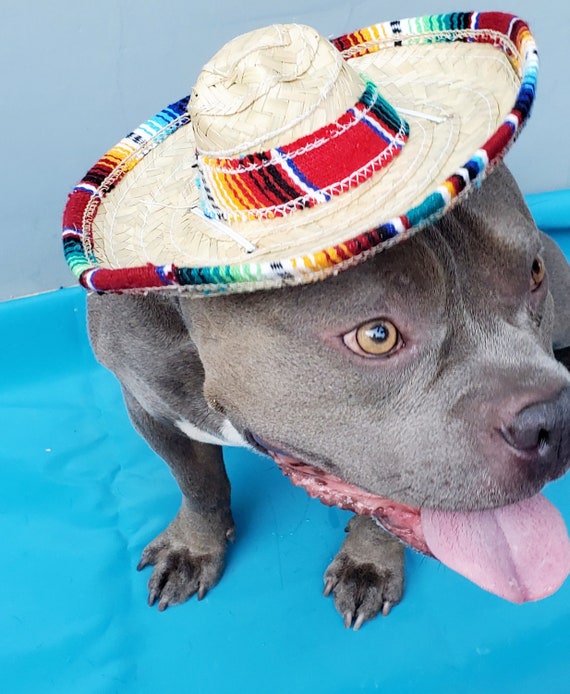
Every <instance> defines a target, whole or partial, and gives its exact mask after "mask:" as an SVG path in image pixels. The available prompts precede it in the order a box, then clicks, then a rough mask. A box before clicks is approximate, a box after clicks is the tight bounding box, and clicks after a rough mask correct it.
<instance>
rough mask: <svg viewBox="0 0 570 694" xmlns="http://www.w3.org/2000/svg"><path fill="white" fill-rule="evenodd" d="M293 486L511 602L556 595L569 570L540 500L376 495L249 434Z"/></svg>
mask: <svg viewBox="0 0 570 694" xmlns="http://www.w3.org/2000/svg"><path fill="white" fill-rule="evenodd" d="M247 438H248V440H249V441H250V443H251V444H252V445H253V447H254V448H256V449H257V450H259V451H261V452H263V453H266V454H268V455H270V456H271V457H272V458H273V460H274V461H275V462H276V463H277V465H278V466H279V468H280V469H281V471H282V472H283V474H284V475H286V476H287V477H288V478H289V479H290V480H291V482H292V483H293V484H295V485H297V486H299V487H303V488H304V489H305V490H306V491H307V493H308V494H309V495H310V496H311V497H313V498H317V499H319V500H320V501H322V502H323V503H324V504H327V505H328V506H337V507H340V508H342V509H346V510H349V511H353V512H354V513H357V514H359V515H364V516H371V517H372V518H373V519H374V520H375V521H376V522H377V523H378V524H379V525H380V526H381V527H383V528H384V529H385V530H387V531H388V532H390V533H391V534H392V535H394V536H395V537H397V538H398V539H399V540H401V541H402V542H403V543H404V544H406V545H407V546H409V547H411V548H412V549H415V550H417V551H418V552H422V553H423V554H426V555H428V556H432V557H435V558H436V559H439V560H440V561H441V562H442V563H444V564H446V565H447V566H449V567H450V568H452V569H453V570H455V571H457V572H458V573H460V574H462V575H463V576H465V577H466V578H468V579H470V580H471V581H473V582H474V583H476V584H477V585H479V586H480V587H482V588H484V589H485V590H488V591H490V592H492V593H495V594H496V595H500V596H501V597H503V598H505V599H507V600H510V601H512V602H519V603H520V602H527V601H531V600H539V599H541V598H544V597H547V596H548V595H551V594H552V593H554V592H555V591H556V590H557V589H558V588H559V587H560V586H561V585H562V583H563V582H564V581H565V580H566V577H567V576H568V574H569V573H570V540H569V538H568V532H567V530H566V526H565V524H564V521H563V519H562V517H561V515H560V513H559V512H558V510H557V509H556V508H555V507H554V506H553V505H552V504H551V503H550V502H549V501H547V499H546V498H545V497H544V496H542V494H536V495H535V496H533V497H531V498H528V499H525V500H523V501H520V502H518V503H515V504H510V505H507V506H504V507H502V508H498V509H490V510H483V511H471V512H463V513H462V512H449V511H436V510H433V509H426V508H416V507H413V506H407V505H406V504H402V503H400V502H396V501H393V500H391V499H388V498H384V497H380V496H376V495H374V494H371V493H369V492H366V491H364V490H362V489H360V488H358V487H356V486H355V485H352V484H349V483H347V482H344V481H343V480H341V479H340V478H339V477H336V476H334V475H331V474H329V473H326V472H323V471H322V470H319V469H317V468H316V467H314V466H312V465H310V464H308V463H305V462H303V461H301V460H298V459H297V458H294V457H293V456H291V455H289V454H288V453H287V452H285V451H282V450H278V449H276V448H274V447H273V446H271V445H270V444H268V443H267V442H266V441H264V440H263V439H261V438H259V437H258V436H256V435H254V434H251V433H250V432H247Z"/></svg>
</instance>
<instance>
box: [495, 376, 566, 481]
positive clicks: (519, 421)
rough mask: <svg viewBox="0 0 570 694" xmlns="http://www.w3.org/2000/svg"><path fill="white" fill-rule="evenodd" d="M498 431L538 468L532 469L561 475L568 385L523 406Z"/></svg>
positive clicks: (564, 445) (550, 474)
mask: <svg viewBox="0 0 570 694" xmlns="http://www.w3.org/2000/svg"><path fill="white" fill-rule="evenodd" d="M501 434H502V435H503V438H504V439H505V441H506V442H507V443H508V444H509V445H510V446H512V447H513V448H515V449H516V450H517V451H519V452H520V453H521V454H522V455H523V456H525V457H527V458H528V460H529V462H531V463H533V464H535V465H537V466H538V467H539V468H540V469H539V470H536V473H538V474H547V475H548V477H549V478H550V479H555V478H556V477H559V476H560V475H562V474H563V473H564V472H565V470H566V469H567V468H568V466H569V465H570V387H566V388H564V389H563V390H562V391H560V393H559V394H558V395H557V396H556V397H554V398H552V399H551V400H546V401H543V402H536V403H533V404H532V405H528V406H527V407H525V408H523V409H522V410H521V411H520V412H518V413H517V414H516V415H515V416H514V417H513V419H512V420H511V422H510V424H509V425H508V426H504V427H503V428H502V430H501Z"/></svg>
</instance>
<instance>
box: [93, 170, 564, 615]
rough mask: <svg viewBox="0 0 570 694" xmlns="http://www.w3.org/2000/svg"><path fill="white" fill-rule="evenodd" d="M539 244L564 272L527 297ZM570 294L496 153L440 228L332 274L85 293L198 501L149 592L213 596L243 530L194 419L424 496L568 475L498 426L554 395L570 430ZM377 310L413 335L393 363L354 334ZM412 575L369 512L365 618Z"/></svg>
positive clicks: (363, 551)
mask: <svg viewBox="0 0 570 694" xmlns="http://www.w3.org/2000/svg"><path fill="white" fill-rule="evenodd" d="M541 253H542V254H543V256H544V258H545V260H546V265H547V270H548V275H549V276H548V280H545V282H544V283H543V286H542V287H541V288H540V289H538V290H537V291H536V292H532V293H531V292H530V289H529V287H530V274H531V267H532V263H533V260H534V258H535V257H536V256H537V255H539V254H541ZM548 283H550V291H549V290H548ZM569 290H570V269H569V267H568V264H567V263H566V261H565V260H564V258H563V256H562V254H561V253H560V251H559V250H558V249H557V247H556V246H555V245H554V244H553V243H552V242H551V241H550V239H547V238H546V237H544V236H543V235H541V234H539V232H538V231H537V229H536V227H535V225H534V223H533V221H532V219H531V216H530V213H529V211H528V209H527V208H526V205H525V203H524V201H523V199H522V196H521V194H520V192H519V190H518V188H517V186H516V184H515V182H514V180H513V179H512V177H511V175H510V174H509V172H508V171H507V169H506V168H505V167H503V166H501V167H499V168H498V169H497V170H496V171H495V172H494V173H493V174H492V175H491V176H490V177H489V178H488V180H487V181H486V182H485V183H484V184H483V186H482V187H481V189H480V190H478V191H476V192H475V193H473V194H472V195H471V196H470V197H469V198H468V200H467V201H466V202H464V203H462V204H461V205H459V206H458V207H456V208H455V209H454V210H453V211H451V212H450V213H448V214H447V215H446V216H445V217H444V219H443V220H441V221H440V222H438V223H437V224H434V225H432V226H430V227H427V228H425V229H424V230H422V231H421V232H419V233H417V234H416V235H415V236H413V237H412V238H410V239H409V240H407V241H405V242H404V243H401V244H398V245H397V246H395V247H394V248H392V249H390V250H389V251H385V252H383V253H380V254H378V255H377V256H375V257H374V258H372V259H370V260H368V261H366V262H365V263H363V264H361V265H359V266H357V267H356V268H354V269H352V270H347V271H345V272H343V273H341V274H339V275H338V276H336V277H333V278H330V279H327V280H325V281H323V282H318V283H315V284H311V285H303V286H299V287H291V288H285V289H280V290H274V291H268V292H255V293H252V294H245V295H239V294H236V295H226V296H217V297H212V298H201V299H192V298H188V297H184V296H183V295H180V296H178V295H174V294H153V293H150V294H148V295H147V296H131V295H101V296H99V295H95V294H92V295H90V297H89V326H90V335H91V340H92V344H93V348H94V350H95V352H96V354H97V356H98V358H99V360H100V361H101V362H102V363H103V364H104V365H106V366H107V367H108V368H109V369H111V370H112V371H113V372H114V373H115V374H116V375H117V377H118V378H119V380H120V381H121V383H122V385H123V388H124V392H125V396H126V401H127V406H128V408H129V412H130V414H131V418H132V420H133V422H134V424H135V426H136V427H137V429H138V430H139V432H140V433H141V434H142V435H143V436H144V437H145V438H147V440H148V441H149V443H150V445H151V446H153V448H154V449H155V450H156V451H157V452H158V453H159V454H160V455H161V456H162V457H163V458H164V459H165V460H166V462H167V463H168V464H169V465H170V467H171V469H172V471H173V473H174V476H175V477H176V479H177V481H178V484H179V485H180V488H181V491H182V494H183V499H184V500H183V505H182V508H181V511H180V513H179V514H178V516H177V517H176V519H175V520H174V521H173V523H172V524H171V525H170V526H169V528H168V529H167V530H166V531H165V532H164V533H163V534H162V535H160V536H159V537H158V538H157V539H156V540H154V541H153V542H152V543H151V544H150V545H149V546H148V547H147V549H146V550H145V552H144V554H143V559H142V562H141V564H142V565H146V564H154V565H155V569H154V573H153V575H152V577H151V581H150V584H149V587H150V601H151V602H154V601H155V600H158V602H159V606H160V607H161V608H164V607H166V606H167V605H168V604H175V603H178V602H181V601H182V600H185V599H186V598H187V597H189V596H190V595H191V594H193V593H198V595H199V596H201V595H203V594H204V592H205V591H206V590H208V589H209V588H211V587H212V586H213V585H214V584H215V583H216V582H217V580H218V579H219V577H220V575H221V571H222V565H223V556H224V550H225V544H226V540H227V538H229V537H232V535H233V521H232V518H231V512H230V507H229V496H230V491H229V483H228V481H227V478H226V475H225V471H224V467H223V462H222V458H221V449H220V448H219V447H218V446H215V445H212V444H208V443H197V442H193V441H191V440H190V439H189V438H187V437H186V436H185V435H184V434H182V432H181V430H180V428H179V427H178V426H177V423H178V422H181V421H187V422H190V423H191V424H193V425H195V426H196V427H198V428H199V429H200V430H202V431H205V432H208V433H209V434H210V435H212V436H216V437H222V438H223V433H224V431H225V429H224V426H225V423H226V425H227V422H228V421H229V422H231V424H232V425H233V427H234V428H235V429H236V430H237V431H238V432H239V433H240V434H242V435H244V436H245V433H246V432H248V431H250V432H253V433H255V434H256V435H258V436H260V437H261V438H263V439H264V440H265V441H269V442H271V443H272V445H275V446H276V447H279V448H282V449H284V450H286V451H288V452H290V453H291V454H292V455H294V456H296V457H298V458H300V459H302V460H304V461H306V462H308V463H311V464H313V465H315V466H317V467H319V468H321V469H323V470H325V471H327V472H330V473H333V474H335V475H337V476H340V477H342V478H343V479H345V480H346V481H348V482H351V483H353V484H356V485H358V486H360V487H362V488H364V489H366V490H368V491H370V492H373V493H376V494H378V495H380V496H383V497H389V498H393V499H394V500H396V501H400V502H402V503H406V504H410V505H412V506H428V507H433V508H440V509H451V510H471V509H483V508H490V507H496V506H501V505H505V504H508V503H512V502H515V501H518V500H520V499H523V498H526V497H528V496H530V495H532V494H534V493H536V492H537V491H538V490H539V489H540V488H541V487H542V486H543V485H544V484H545V483H546V482H547V481H548V480H550V479H553V478H555V477H557V476H559V475H561V474H563V472H564V471H565V470H566V469H567V468H568V465H569V460H568V456H566V455H564V456H562V457H560V456H558V457H557V458H556V459H555V458H549V459H548V461H547V462H546V463H545V461H538V460H534V459H533V460H526V459H525V461H524V464H522V463H521V460H520V456H517V454H516V453H513V448H512V446H509V445H507V443H506V441H505V440H504V438H503V437H502V436H501V434H500V433H499V432H500V431H502V430H503V429H504V428H508V427H510V426H511V424H512V423H513V422H516V420H517V417H518V415H519V413H520V412H521V411H522V410H523V409H525V408H527V407H532V406H533V405H534V404H536V403H542V402H546V401H548V402H556V403H557V405H556V406H557V407H558V409H564V415H563V416H564V418H565V419H564V421H565V422H566V423H567V424H569V425H570V412H568V402H570V400H569V398H568V393H569V392H570V390H569V389H570V375H569V373H568V371H567V370H566V369H565V368H564V367H563V366H562V365H561V364H560V363H558V362H557V361H556V360H555V359H554V357H553V351H552V346H553V340H554V345H555V347H556V348H557V349H559V348H563V347H566V346H568V345H570V302H568V298H567V297H568V296H569ZM553 297H554V299H553ZM378 317H383V318H389V319H390V320H391V321H392V322H393V323H395V324H396V325H397V326H398V328H399V329H400V331H401V333H402V335H403V338H404V342H405V346H404V347H403V348H402V349H400V350H399V351H398V352H396V353H395V354H394V355H393V356H391V357H390V358H388V359H380V360H375V359H366V358H363V357H361V356H358V355H356V354H354V353H353V352H351V351H350V350H349V349H348V348H347V347H346V346H345V344H344V342H343V340H342V335H344V334H346V333H348V332H349V331H351V330H353V329H354V328H355V327H357V326H358V325H359V324H361V323H363V322H365V321H367V320H371V319H374V318H378ZM561 394H563V397H562V396H561ZM564 394H565V395H564ZM561 397H562V400H560V398H561ZM559 401H560V402H563V403H564V404H563V405H561V404H560V402H559ZM458 451H460V452H461V453H460V454H458ZM539 463H540V464H539ZM364 564H365V565H366V567H363V565H364ZM359 567H360V574H359ZM358 575H360V576H365V577H366V578H365V580H364V582H363V581H362V580H358V581H355V576H358ZM403 575H404V574H403V552H402V551H401V546H400V545H399V544H398V543H397V541H396V540H394V539H393V538H392V537H391V536H390V535H388V534H387V533H385V532H384V531H383V530H381V529H380V528H378V527H377V526H375V525H372V524H371V522H370V521H368V520H366V521H363V520H358V521H354V522H353V523H352V524H351V526H350V529H349V536H348V538H347V540H346V542H345V544H344V545H343V548H342V550H341V552H340V553H339V555H338V557H337V559H335V561H334V562H333V564H332V565H331V567H329V570H328V572H327V575H326V582H327V587H328V590H329V591H332V592H333V594H334V596H335V602H336V605H337V608H338V609H339V611H340V612H341V613H342V614H343V615H344V616H345V621H348V622H352V620H353V619H355V620H356V621H355V624H356V625H357V626H360V624H361V623H362V621H363V620H364V619H369V618H370V617H372V616H374V615H375V614H376V613H377V612H379V611H384V612H385V611H386V610H387V609H389V607H390V605H391V604H395V603H396V602H398V600H399V599H400V597H401V594H402V589H403ZM349 614H350V619H348V617H347V615H349Z"/></svg>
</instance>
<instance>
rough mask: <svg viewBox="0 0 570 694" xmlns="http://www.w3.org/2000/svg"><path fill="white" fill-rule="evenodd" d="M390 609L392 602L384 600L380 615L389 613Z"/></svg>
mask: <svg viewBox="0 0 570 694" xmlns="http://www.w3.org/2000/svg"><path fill="white" fill-rule="evenodd" d="M391 609H392V603H391V602H388V601H386V602H385V603H384V604H383V605H382V617H387V616H388V615H389V614H390V610H391Z"/></svg>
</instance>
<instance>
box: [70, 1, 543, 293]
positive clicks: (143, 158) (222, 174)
mask: <svg viewBox="0 0 570 694" xmlns="http://www.w3.org/2000/svg"><path fill="white" fill-rule="evenodd" d="M536 71H537V58H536V47H535V44H534V40H533V38H532V35H531V34H530V32H529V30H528V27H527V26H526V24H525V23H524V22H522V21H521V20H519V19H517V18H516V17H513V16H511V15H504V14H501V13H456V14H453V15H438V16H432V17H423V18H417V19H414V20H401V21H398V22H391V23H386V24H378V25H374V26H372V27H368V28H366V29H363V30H360V31H359V32H355V33H354V34H348V35H345V36H342V37H340V38H338V39H335V40H334V41H332V42H330V41H327V40H326V39H324V38H322V37H321V36H319V34H318V32H316V31H315V30H314V29H312V28H310V27H305V26H300V25H275V26H271V27H267V28H264V29H259V30H256V31H254V32H250V33H249V34H245V35H243V36H239V37H237V38H236V39H234V40H233V41H231V42H230V43H228V44H227V45H226V46H224V47H223V48H222V49H221V50H220V51H219V52H218V53H217V54H216V55H215V56H214V57H213V58H212V59H211V60H210V61H209V62H208V63H207V64H206V65H205V66H204V68H203V70H202V72H201V73H200V75H199V77H198V80H197V82H196V84H195V86H194V88H193V90H192V93H191V97H190V98H189V99H188V98H186V99H183V100H181V101H180V102H177V103H175V104H172V105H171V106H169V107H168V108H167V109H164V110H163V111H161V112H160V113H159V114H157V116H156V117H155V118H154V119H151V120H150V121H147V123H145V124H143V125H142V126H140V128H138V129H137V130H135V131H134V132H133V133H131V134H130V135H129V136H127V138H125V139H124V140H123V141H121V143H119V145H117V147H116V148H114V149H113V150H110V152H108V153H107V154H106V155H105V157H103V159H101V160H100V162H98V163H97V164H96V165H95V166H94V167H93V168H92V169H91V170H90V172H88V174H87V176H86V177H85V178H84V179H83V180H82V181H81V182H80V183H79V184H78V186H76V188H75V189H74V192H73V193H72V195H71V196H70V199H69V202H68V205H67V208H66V212H65V214H64V245H65V249H66V256H67V259H68V262H69V264H70V266H71V268H72V270H73V271H74V272H75V274H76V275H77V276H78V277H79V278H80V281H81V283H82V284H83V285H84V286H86V287H89V288H92V289H97V290H100V291H141V290H146V289H151V288H152V289H169V288H170V289H173V288H174V289H178V290H181V288H183V289H184V290H185V291H187V292H188V291H190V292H193V293H198V294H202V293H211V292H214V291H252V290H255V289H264V288H272V287H278V286H283V285H287V284H299V283H303V282H308V281H314V280H317V279H323V278H325V277H327V276H329V275H331V274H334V273H336V272H339V271H340V270H343V269H345V268H347V267H350V266H352V265H354V264H355V263H357V262H360V261H362V260H364V259H365V258H367V257H369V256H370V255H371V254H373V253H376V252H378V251H379V250H382V248H385V247H387V246H389V245H391V244H393V243H395V242H397V241H400V240H402V239H404V238H406V237H407V236H408V235H409V234H410V233H411V232H412V231H415V230H417V229H419V228H421V227H422V226H423V225H425V224H428V223H430V222H432V221H434V220H435V219H437V218H438V217H439V216H441V215H442V214H443V213H445V211H446V210H448V209H449V208H450V207H451V206H452V205H453V204H455V203H456V202H457V201H458V200H460V199H461V198H462V197H463V196H464V195H465V194H467V193H468V192H469V190H470V189H471V188H472V187H473V186H475V185H477V184H478V183H479V182H480V181H481V180H482V178H483V177H484V176H485V175H486V174H487V173H488V172H489V171H490V170H491V169H492V167H493V166H494V165H495V164H496V163H497V162H498V161H499V160H500V158H501V157H502V156H503V154H504V152H505V151H506V149H507V148H508V147H509V146H510V144H511V143H512V141H513V140H514V138H515V137H516V135H517V134H518V132H519V130H520V128H521V127H522V125H523V124H524V122H525V120H526V118H527V116H528V113H529V110H530V106H531V104H532V101H533V97H534V90H535V81H536Z"/></svg>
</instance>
